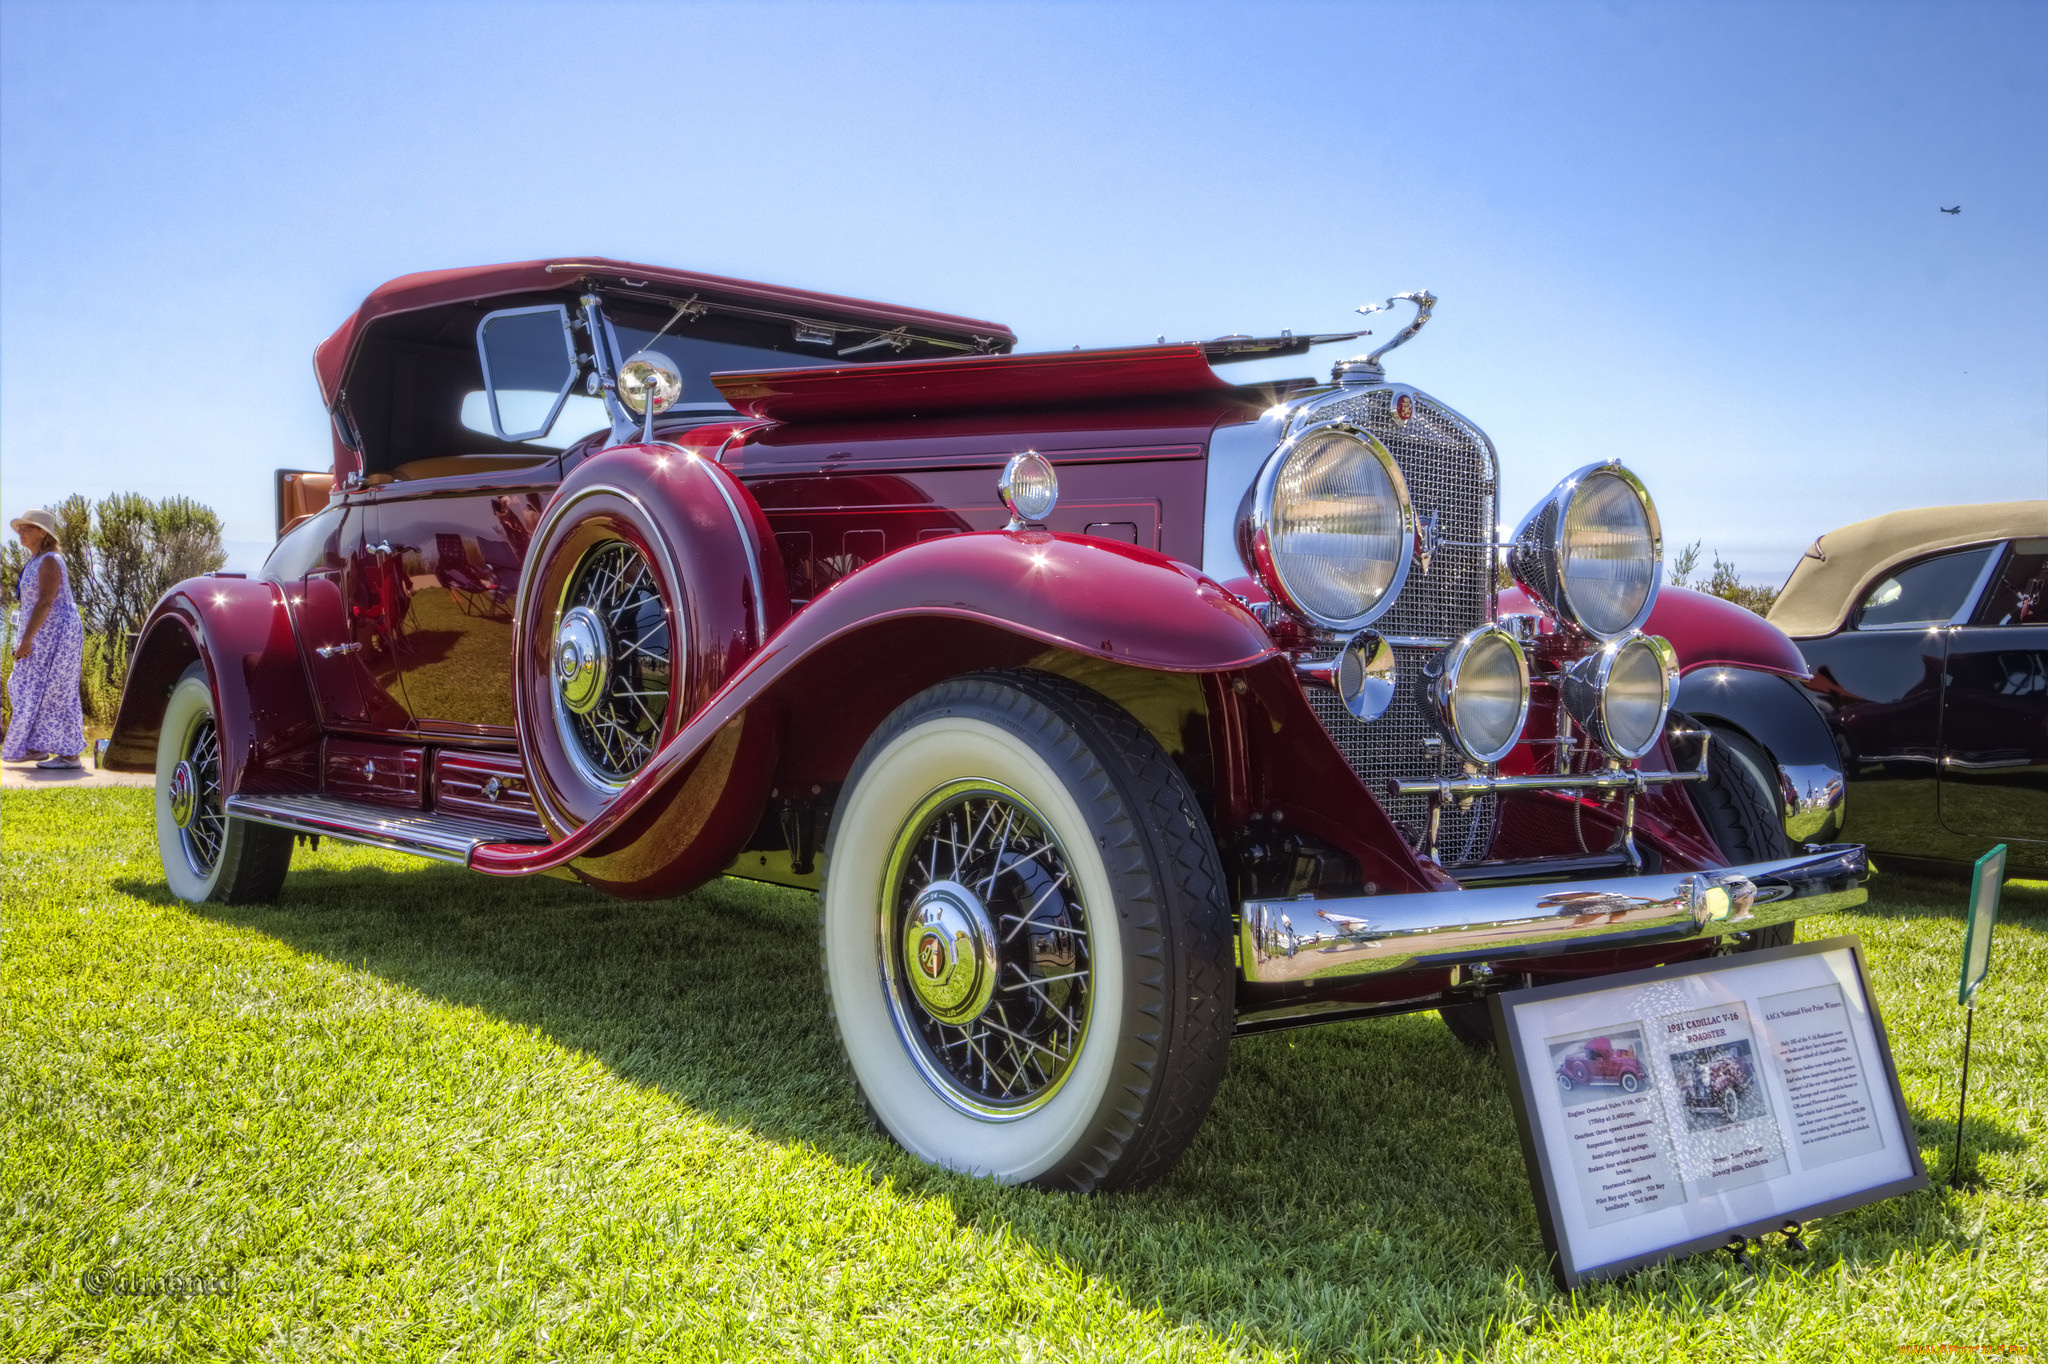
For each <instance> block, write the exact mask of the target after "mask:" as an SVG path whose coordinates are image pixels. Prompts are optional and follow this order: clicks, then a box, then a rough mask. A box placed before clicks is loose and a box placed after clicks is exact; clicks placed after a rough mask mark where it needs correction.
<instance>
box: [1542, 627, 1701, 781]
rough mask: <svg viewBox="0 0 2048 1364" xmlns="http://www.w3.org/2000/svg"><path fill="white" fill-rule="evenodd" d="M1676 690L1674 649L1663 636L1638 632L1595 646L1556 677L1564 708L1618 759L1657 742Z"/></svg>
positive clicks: (1633, 755) (1639, 754)
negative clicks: (1599, 646) (1560, 675)
mask: <svg viewBox="0 0 2048 1364" xmlns="http://www.w3.org/2000/svg"><path fill="white" fill-rule="evenodd" d="M1677 691H1678V653H1677V651H1676V650H1674V649H1673V648H1672V647H1671V641H1670V640H1668V639H1665V638H1664V637H1663V636H1662V635H1645V634H1641V633H1637V634H1632V635H1624V636H1622V637H1621V638H1620V639H1617V640H1614V641H1613V642H1611V643H1609V644H1607V645H1604V646H1602V647H1601V648H1599V649H1595V650H1594V651H1593V652H1592V653H1590V654H1587V655H1586V656H1585V657H1584V658H1582V659H1580V660H1578V661H1577V662H1576V663H1573V664H1571V665H1569V666H1568V667H1566V668H1565V670H1564V676H1563V677H1562V678H1560V679H1559V681H1558V692H1559V694H1560V695H1561V696H1562V697H1563V699H1564V708H1565V709H1566V710H1567V711H1569V712H1570V713H1571V717H1572V719H1574V720H1576V721H1578V722H1579V725H1580V727H1581V728H1583V729H1584V730H1585V731H1586V732H1587V733H1588V734H1590V735H1592V736H1593V742H1594V743H1596V744H1598V745H1600V747H1602V748H1604V749H1606V750H1607V752H1608V753H1610V754H1611V755H1613V756H1614V757H1617V758H1640V757H1642V756H1643V755H1644V754H1645V753H1648V752H1649V751H1650V750H1651V749H1652V748H1655V747H1656V746H1657V738H1658V736H1659V735H1661V734H1662V733H1663V732H1664V717H1665V715H1667V714H1668V713H1669V712H1670V710H1671V702H1672V698H1673V697H1674V696H1675V695H1676V694H1677Z"/></svg>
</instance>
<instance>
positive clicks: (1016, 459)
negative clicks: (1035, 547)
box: [996, 450, 1060, 530]
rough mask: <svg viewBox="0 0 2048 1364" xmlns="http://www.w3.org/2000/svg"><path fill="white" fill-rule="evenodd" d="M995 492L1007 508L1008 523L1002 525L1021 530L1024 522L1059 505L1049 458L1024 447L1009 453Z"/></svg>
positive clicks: (1057, 478)
mask: <svg viewBox="0 0 2048 1364" xmlns="http://www.w3.org/2000/svg"><path fill="white" fill-rule="evenodd" d="M996 492H997V493H999V494H1000V495H1001V496H1002V499H1003V505H1004V506H1005V507H1008V508H1009V509H1010V524H1009V525H1007V526H1004V527H1003V529H1004V530H1023V529H1024V528H1025V526H1026V524H1027V523H1029V522H1032V521H1043V520H1045V518H1046V517H1048V516H1051V515H1052V509H1053V508H1054V507H1055V506H1057V505H1059V500H1060V476H1059V475H1058V474H1057V473H1055V472H1054V471H1053V467H1052V461H1051V460H1049V459H1047V458H1046V457H1045V456H1044V455H1041V454H1039V453H1038V452H1037V451H1036V450H1026V451H1025V452H1024V453H1023V454H1021V455H1012V456H1010V462H1009V463H1008V464H1005V465H1004V466H1003V476H1002V478H1000V479H998V480H997V481H996Z"/></svg>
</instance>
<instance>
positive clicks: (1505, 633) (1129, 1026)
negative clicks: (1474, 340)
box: [108, 260, 1864, 1189]
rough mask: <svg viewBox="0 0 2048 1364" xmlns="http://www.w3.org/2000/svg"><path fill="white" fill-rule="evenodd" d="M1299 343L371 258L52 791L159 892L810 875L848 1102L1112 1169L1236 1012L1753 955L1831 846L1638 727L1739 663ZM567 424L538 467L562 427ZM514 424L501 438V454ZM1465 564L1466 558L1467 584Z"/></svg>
mask: <svg viewBox="0 0 2048 1364" xmlns="http://www.w3.org/2000/svg"><path fill="white" fill-rule="evenodd" d="M1405 297H1406V298H1407V300H1408V302H1409V303H1412V304H1413V305H1414V306H1415V308H1416V310H1417V315H1416V317H1415V319H1414V321H1413V322H1411V323H1410V324H1409V325H1408V326H1407V327H1405V328H1404V329H1402V330H1401V331H1400V332H1399V333H1398V334H1397V335H1396V336H1395V337H1394V338H1393V339H1392V340H1391V341H1390V342H1388V343H1387V344H1386V345H1383V346H1381V348H1380V350H1379V351H1375V352H1374V353H1373V354H1372V355H1370V356H1359V357H1357V358H1355V359H1351V360H1346V361H1343V362H1341V363H1339V364H1338V365H1337V366H1336V368H1335V372H1334V374H1333V376H1332V378H1331V380H1330V381H1329V382H1326V383H1325V382H1317V381H1313V380H1310V379H1301V380H1297V381H1293V382H1282V383H1260V384H1238V383H1233V382H1232V381H1231V380H1230V379H1229V378H1228V377H1226V372H1227V366H1228V362H1230V361H1232V360H1235V359H1242V358H1248V357H1270V356H1279V355H1302V354H1305V353H1307V351H1308V350H1309V348H1310V346H1311V345H1312V344H1314V343H1317V342H1322V341H1337V340H1349V339H1352V338H1353V337H1356V336H1359V335H1363V333H1356V332H1354V333H1349V334H1345V335H1342V336H1333V337H1312V336H1294V335H1289V334H1283V335H1281V336H1279V337H1270V338H1258V337H1244V336H1233V337H1226V338H1223V339H1220V340H1217V341H1211V342H1201V343H1187V344H1159V345H1146V346H1136V347H1131V348H1128V349H1118V350H1096V351H1082V350H1074V351H1066V352H1058V353H1053V354H1036V355H1012V354H1009V353H1008V352H1009V351H1010V349H1011V347H1012V345H1013V342H1014V338H1013V336H1012V335H1011V333H1010V332H1009V331H1008V330H1007V329H1005V328H1003V327H1001V326H998V325H997V324H995V323H990V322H979V321H975V320H972V319H969V318H962V317H951V316H945V315H941V314H937V313H929V312H921V311H917V310H914V309H907V308H894V307H886V306H883V305H881V304H875V303H865V302H860V301H857V300H854V299H847V298H837V297H831V296H826V295H820V294H812V293H805V292H801V291H797V290H792V289H778V288H771V287H767V286H764V285H758V284H748V283H744V282H741V281H737V280H730V279H719V278H713V277H709V276H704V275H695V274H688V273H684V272H680V271H675V270H666V269H660V268H656V267H651V266H641V265H631V264H625V263H621V262H615V261H605V260H553V261H534V262H529V263H526V264H519V265H505V266H493V267H487V268H483V269H474V270H458V271H448V272H443V273H439V274H428V275H415V276H410V277H407V278H405V279H400V280H397V281H395V282H393V283H391V284H388V285H386V286H384V287H383V288H381V289H379V290H377V291H376V292H375V293H374V294H372V295H371V296H370V297H369V298H368V299H367V300H366V301H365V302H364V303H363V305H362V307H361V308H360V309H359V310H358V311H357V312H356V314H355V315H354V316H353V317H351V318H350V319H349V320H348V321H347V322H346V323H344V324H343V325H342V327H341V329H340V330H338V331H337V332H335V334H334V335H333V336H332V337H330V338H328V340H327V341H326V342H325V343H323V344H322V345H321V346H320V348H319V350H318V352H317V355H316V362H317V365H316V367H317V370H318V376H319V381H320V385H321V390H322V394H323V397H324V399H325V401H326V402H327V404H328V407H329V409H330V411H331V412H332V415H333V423H334V446H333V462H332V467H331V469H330V470H328V471H326V472H316V473H305V472H283V473H280V475H279V478H278V485H277V486H278V499H279V519H280V530H281V534H280V537H279V540H278V543H277V548H276V549H275V550H274V551H273V552H272V554H271V556H270V559H269V562H268V563H267V564H266V565H265V567H264V569H263V571H262V572H261V573H260V574H259V575H257V576H256V577H254V578H247V579H245V578H242V577H239V576H237V575H227V574H217V575H214V576H211V577H208V578H204V579H197V580H193V581H190V582H186V583H182V584H180V585H179V586H178V587H176V588H175V589H173V590H172V591H171V592H170V593H169V594H168V595H167V596H166V597H165V598H164V600H163V601H162V602H161V603H160V604H159V605H158V606H157V608H156V611H155V613H154V614H153V615H152V616H151V618H150V620H149V622H148V624H147V626H146V627H145V630H144V634H143V638H142V640H141V643H140V645H139V647H138V649H137V652H136V654H135V657H134V663H133V667H132V670H131V673H130V678H129V684H128V690H127V695H126V697H125V698H124V700H123V702H122V707H121V712H120V716H119V719H118V723H117V727H116V732H115V735H114V738H113V741H112V747H111V750H110V752H109V754H108V763H109V765H111V766H114V767H118V768H124V769H127V770H131V771H150V770H154V771H155V772H156V774H157V783H158V784H157V793H158V794H157V812H158V816H157V821H158V831H159V837H160V841H161V844H162V852H163V862H164V868H165V874H166V876H167V878H168V880H169V883H170V885H171V887H172V889H173V890H174V891H175V892H176V893H177V894H178V895H180V896H182V897H184V898H186V899H189V900H195V901H197V900H223V901H234V900H258V899H267V898H270V897H273V896H275V895H277V894H278V893H279V890H280V887H281V885H282V883H283V880H284V877H285V872H286V866H287V863H288V862H289V860H290V857H291V853H292V848H293V844H294V839H295V837H300V836H306V835H324V836H327V837H332V838H343V839H353V840H356V841H359V842H363V843H370V844H375V845H378V846H382V847H386V848H394V849H399V850H402V851H406V852H411V853H417V854H421V855H423V856H427V857H437V858H443V859H446V860H449V861H453V862H460V863H463V864H465V865H467V866H469V867H471V868H473V869H474V870H476V871H478V872H481V873H483V874H485V875H489V876H535V875H557V876H573V877H575V878H578V879H580V880H582V881H584V882H585V883H587V884H588V885H591V886H594V887H596V888H598V889H600V890H603V891H606V892H609V893H611V894H615V895H627V896H639V897H660V896H673V895H678V894H681V893H682V892H684V891H687V890H689V889H690V888H692V887H694V886H699V885H702V884H704V883H705V882H707V881H709V880H711V879H712V878H714V877H717V876H720V875H731V876H743V877H752V878H756V879H760V880H765V881H772V882H777V883H780V884H784V885H789V886H796V887H802V888H806V889H811V890H815V891H818V892H819V893H820V896H821V900H822V915H823V934H822V937H823V959H824V961H823V965H824V978H825V979H824V983H825V987H826V989H827V990H828V991H829V994H830V1000H831V1006H832V1010H833V1013H834V1016H835V1018H836V1021H837V1025H838V1028H839V1032H840V1036H841V1037H842V1039H843V1040H844V1043H845V1049H846V1054H847V1057H848V1059H849V1062H850V1064H851V1070H852V1075H853V1078H854V1080H855V1082H856V1084H857V1086H858V1091H859V1093H860V1095H861V1097H862V1099H863V1100H864V1102H865V1103H866V1104H867V1105H868V1106H869V1107H870V1108H871V1110H872V1111H873V1113H874V1115H875V1117H876V1119H877V1120H878V1121H879V1123H880V1124H881V1126H882V1127H883V1128H884V1129H886V1130H887V1131H888V1132H889V1133H890V1134H891V1135H892V1136H893V1137H894V1138H895V1139H896V1140H897V1141H899V1142H901V1143H902V1144H903V1145H904V1146H905V1147H906V1148H908V1149H909V1150H911V1151H913V1152H915V1153H917V1154H918V1155H920V1156H922V1157H924V1158H926V1159H928V1160H931V1161H934V1162H937V1163H939V1164H942V1165H946V1166H951V1167H955V1168H959V1169H964V1170H971V1171H977V1172H981V1173H985V1174H988V1175H991V1176H994V1177H997V1178H1000V1179H1008V1180H1029V1181H1033V1182H1036V1183H1039V1184H1042V1185H1046V1186H1049V1187H1058V1188H1069V1189H1096V1188H1115V1187H1128V1186H1132V1185H1136V1184H1141V1183H1144V1182H1146V1181H1148V1180H1151V1179H1154V1178H1156V1177H1158V1176H1159V1175H1160V1174H1161V1173H1162V1172H1164V1171H1165V1170H1166V1169H1168V1168H1169V1167H1170V1166H1171V1165H1172V1163H1173V1161H1174V1160H1175V1158H1176V1157H1177V1155H1178V1154H1179V1152H1180V1151H1181V1149H1182V1148H1183V1146H1184V1145H1185V1144H1186V1142H1187V1141H1188V1139H1189V1137H1190V1135H1191V1134H1192V1133H1193V1131H1194V1129H1195V1128H1196V1126H1197V1125H1198V1124H1199V1122H1200V1121H1201V1118H1202V1115H1203V1112H1204V1110H1205V1109H1206V1108H1207V1106H1208V1104H1209V1101H1210V1098H1211V1096H1212V1095H1213V1094H1214V1092H1215V1090H1216V1086H1217V1083H1218V1080H1219V1078H1220V1076H1221V1074H1222V1071H1223V1064H1224V1055H1225V1050H1226V1047H1227V1044H1228V1042H1229V1040H1230V1038H1231V1036H1232V1035H1233V1033H1238V1032H1252V1031H1257V1030H1261V1029H1272V1028H1284V1027H1292V1026H1297V1025H1300V1024H1305V1023H1312V1022H1320V1021H1325V1020H1331V1019H1342V1018H1356V1017H1361V1016H1367V1015H1374V1014H1385V1013H1397V1012H1403V1011H1414V1010H1426V1009H1441V1010H1443V1011H1444V1014H1445V1017H1446V1019H1447V1020H1449V1021H1451V1022H1452V1023H1453V1026H1454V1027H1457V1028H1459V1029H1461V1030H1462V1031H1463V1032H1465V1033H1466V1034H1476V1033H1478V1032H1480V1031H1481V1028H1480V1027H1479V1019H1480V1017H1481V1015H1480V1012H1479V1007H1478V1006H1479V1004H1480V1002H1481V1001H1482V1000H1483V998H1484V996H1485V994H1486V992H1488V991H1490V990H1495V989H1499V988H1502V987H1503V986H1508V985H1515V984H1519V983H1522V982H1524V981H1529V980H1545V979H1557V978H1562V977H1568V976H1576V975H1588V974H1598V973H1603V972H1610V971H1615V970H1621V969H1627V968H1632V967H1636V966H1641V965H1645V964H1648V963H1652V962H1659V961H1671V960H1678V959H1682V958H1687V957H1693V956H1698V955H1701V954H1704V953H1710V952H1715V951H1720V950H1731V949H1734V948H1738V947H1742V946H1753V945H1756V944H1758V943H1762V942H1768V941H1773V940H1780V939H1783V938H1785V937H1788V936H1789V934H1790V932H1791V927H1792V920H1793V919H1794V917H1795V916H1798V915H1800V914H1803V913H1807V912H1812V911H1816V910H1821V909H1831V908H1836V907H1840V906H1844V905H1849V904H1854V903H1857V902H1859V901H1860V900H1861V899H1862V897H1863V891H1862V890H1861V888H1860V886H1861V882H1862V879H1863V875H1864V859H1863V856H1862V851H1861V849H1860V848H1856V847H1850V846H1835V847H1812V846H1810V847H1805V848H1802V849H1797V850H1795V849H1792V848H1790V847H1788V846H1787V843H1786V840H1785V837H1784V833H1783V831H1782V827H1781V823H1780V821H1781V818H1782V814H1783V812H1782V810H1781V809H1780V807H1779V806H1778V805H1777V803H1776V797H1775V793H1774V792H1773V791H1772V790H1771V789H1770V788H1769V786H1768V785H1767V784H1765V783H1762V782H1761V781H1759V780H1756V779H1755V778H1754V774H1751V773H1747V772H1746V770H1745V769H1742V768H1740V767H1739V766H1738V767H1730V766H1727V765H1718V764H1716V763H1714V762H1713V760H1712V758H1713V754H1712V753H1711V752H1709V745H1708V744H1707V743H1706V742H1705V740H1704V739H1703V738H1702V737H1701V731H1700V730H1699V729H1698V728H1697V727H1695V726H1693V725H1692V724H1691V723H1690V722H1688V721H1687V720H1685V719H1684V717H1683V716H1681V715H1679V714H1676V713H1674V712H1673V711H1672V698H1673V697H1674V695H1675V693H1676V690H1677V686H1678V682H1679V678H1680V677H1681V676H1682V675H1683V674H1685V673H1687V672H1689V671H1691V670H1694V669H1699V668H1703V667H1708V666H1712V667H1715V668H1718V669H1727V670H1731V671H1735V672H1755V673H1760V674H1769V675H1776V676H1782V677H1789V678H1798V677H1802V676H1804V674H1805V665H1804V664H1803V663H1802V661H1801V659H1800V656H1799V653H1798V651H1797V650H1796V649H1794V648H1793V647H1792V646H1791V644H1790V643H1789V642H1788V641H1787V640H1786V638H1785V637H1784V636H1783V635H1782V634H1780V633H1779V632H1778V631H1776V630H1774V629H1772V628H1771V627H1769V626H1768V625H1766V624H1765V623H1764V622H1762V621H1761V620H1759V619H1757V618H1756V617H1754V616H1751V615H1748V614H1747V613H1744V612H1741V611H1739V610H1737V609H1736V608H1733V607H1730V606H1727V605H1726V604H1725V603H1722V602H1718V601H1715V600H1713V599H1710V598H1706V597H1702V596H1699V595H1697V594H1694V593H1689V592H1685V591H1681V590H1672V589H1667V590H1664V591H1662V592H1661V593H1660V592H1659V590H1658V589H1659V582H1660V573H1661V568H1660V555H1661V543H1660V536H1659V530H1658V522H1657V517H1656V512H1655V510H1654V508H1653V506H1652V504H1651V501H1650V499H1649V496H1648V494H1647V493H1646V492H1645V491H1644V489H1643V487H1642V485H1641V484H1640V483H1639V482H1638V481H1637V480H1636V478H1635V477H1634V476H1633V475H1632V474H1630V473H1629V472H1628V471H1627V470H1626V469H1624V468H1622V467H1621V466H1620V465H1618V464H1596V465H1588V466H1587V467H1585V468H1583V469H1580V470H1578V471H1577V472H1575V473H1572V474H1570V475H1569V476H1568V477H1566V478H1565V479H1564V480H1563V481H1562V482H1560V483H1559V484H1558V485H1557V487H1556V489H1555V490H1554V491H1553V492H1552V493H1551V494H1550V495H1548V496H1547V497H1545V498H1544V499H1543V501H1542V502H1541V503H1540V504H1539V505H1538V506H1537V507H1536V508H1535V509H1534V510H1533V511H1532V512H1531V513H1530V515H1529V517H1528V518H1527V520H1526V521H1525V522H1524V523H1523V525H1522V527H1521V529H1520V531H1519V532H1518V533H1517V535H1516V537H1515V538H1514V540H1513V543H1512V545H1504V544H1498V543H1496V539H1497V532H1496V530H1495V527H1496V525H1497V524H1498V520H1499V517H1498V513H1499V507H1498V488H1499V481H1498V470H1497V466H1496V463H1495V455H1494V449H1493V445H1492V443H1491V442H1490V441H1489V440H1488V439H1487V437H1486V436H1485V434H1484V433H1482V432H1481V431H1480V430H1479V429H1478V428H1477V427H1476V426H1474V425H1473V424H1472V423H1471V422H1469V421H1467V420H1466V419H1465V418H1463V417H1461V416H1459V415H1458V414H1457V413H1456V412H1454V411H1452V410H1451V409H1450V408H1448V407H1446V406H1444V405H1443V404H1442V403H1440V402H1438V401H1437V400H1436V399H1434V398H1432V397H1430V396H1428V395H1427V394H1424V393H1421V392H1418V391H1417V390H1415V389H1413V388H1410V387H1407V386H1405V385H1402V384H1399V383H1393V382H1390V381H1389V380H1388V378H1387V376H1386V374H1385V371H1384V369H1383V367H1382V364H1381V362H1380V358H1379V357H1380V355H1381V354H1383V353H1384V352H1385V351H1386V350H1388V349H1391V347H1392V346H1393V345H1396V344H1399V343H1400V342H1402V341H1405V340H1407V339H1408V338H1410V337H1412V336H1413V335H1414V334H1415V333H1416V331H1417V330H1418V329H1419V328H1420V327H1421V325H1422V323H1423V322H1424V321H1426V320H1427V318H1428V315H1429V309H1430V307H1431V305H1432V304H1433V303H1434V300H1433V299H1432V298H1430V296H1428V295H1427V294H1418V295H1411V296H1405ZM586 432H587V433H589V434H584V433H586ZM557 433H561V434H560V435H558V434H557ZM1503 566H1505V567H1506V568H1508V569H1511V570H1512V572H1513V574H1514V577H1515V578H1516V579H1517V581H1518V582H1519V583H1520V587H1519V588H1518V589H1515V590H1512V591H1504V590H1502V589H1500V588H1499V587H1498V583H1499V582H1500V581H1502V577H1501V573H1502V569H1503Z"/></svg>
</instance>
